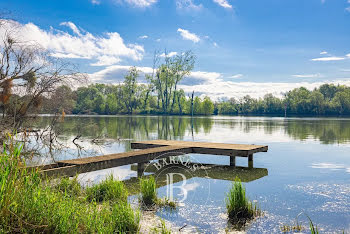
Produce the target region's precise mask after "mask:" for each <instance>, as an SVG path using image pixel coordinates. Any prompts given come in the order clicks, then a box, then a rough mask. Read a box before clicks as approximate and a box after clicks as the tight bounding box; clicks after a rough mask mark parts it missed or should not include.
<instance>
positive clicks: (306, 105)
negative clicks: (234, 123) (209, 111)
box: [217, 84, 350, 116]
mask: <svg viewBox="0 0 350 234" xmlns="http://www.w3.org/2000/svg"><path fill="white" fill-rule="evenodd" d="M217 108H218V114H223V115H232V114H242V115H250V114H251V115H253V114H254V115H264V114H269V115H285V114H287V115H316V116H318V115H350V87H346V86H342V85H338V86H335V85H329V84H324V85H322V86H320V87H319V88H316V89H314V90H313V91H310V90H308V89H306V88H305V87H300V88H296V89H293V90H291V91H289V92H287V93H286V94H285V95H284V97H283V98H278V97H275V96H273V95H272V94H267V95H265V96H264V97H263V98H259V99H255V98H251V97H250V96H245V97H243V98H241V99H239V100H238V101H237V100H235V99H233V98H232V99H230V100H228V101H224V102H220V103H218V104H217Z"/></svg>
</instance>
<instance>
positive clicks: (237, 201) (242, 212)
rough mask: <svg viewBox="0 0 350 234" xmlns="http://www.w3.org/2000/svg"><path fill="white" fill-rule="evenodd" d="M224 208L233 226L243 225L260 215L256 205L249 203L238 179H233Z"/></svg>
mask: <svg viewBox="0 0 350 234" xmlns="http://www.w3.org/2000/svg"><path fill="white" fill-rule="evenodd" d="M226 208H227V213H228V218H229V220H230V221H231V222H232V223H233V224H235V225H244V224H245V223H246V222H247V221H248V220H251V219H253V218H254V217H256V216H258V215H260V213H261V211H260V210H259V209H258V208H257V206H256V204H253V203H252V202H251V201H249V199H248V197H247V196H246V190H245V187H244V186H243V185H242V183H241V181H240V179H238V178H236V179H235V181H234V182H233V184H232V187H231V188H230V191H229V192H228V194H227V197H226Z"/></svg>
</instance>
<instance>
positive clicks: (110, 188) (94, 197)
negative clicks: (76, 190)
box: [86, 175, 128, 202]
mask: <svg viewBox="0 0 350 234" xmlns="http://www.w3.org/2000/svg"><path fill="white" fill-rule="evenodd" d="M86 196H87V199H88V200H89V201H96V202H102V201H111V202H116V201H124V202H126V200H127V198H128V191H127V189H126V188H125V185H124V183H123V182H122V181H118V180H115V179H114V178H113V176H112V175H110V176H108V177H107V178H106V179H105V180H103V181H102V182H101V183H99V184H95V185H93V186H91V187H87V188H86Z"/></svg>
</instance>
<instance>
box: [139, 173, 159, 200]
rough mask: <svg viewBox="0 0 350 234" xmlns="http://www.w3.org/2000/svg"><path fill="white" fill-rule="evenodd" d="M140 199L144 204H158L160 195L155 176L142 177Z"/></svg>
mask: <svg viewBox="0 0 350 234" xmlns="http://www.w3.org/2000/svg"><path fill="white" fill-rule="evenodd" d="M140 190H141V197H140V201H141V203H142V205H143V206H146V207H152V206H155V205H157V203H158V200H159V199H158V196H157V190H156V181H155V179H154V177H153V176H150V177H149V178H140Z"/></svg>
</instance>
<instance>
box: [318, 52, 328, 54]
mask: <svg viewBox="0 0 350 234" xmlns="http://www.w3.org/2000/svg"><path fill="white" fill-rule="evenodd" d="M320 54H328V52H327V51H322V52H321V53H320Z"/></svg>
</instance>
